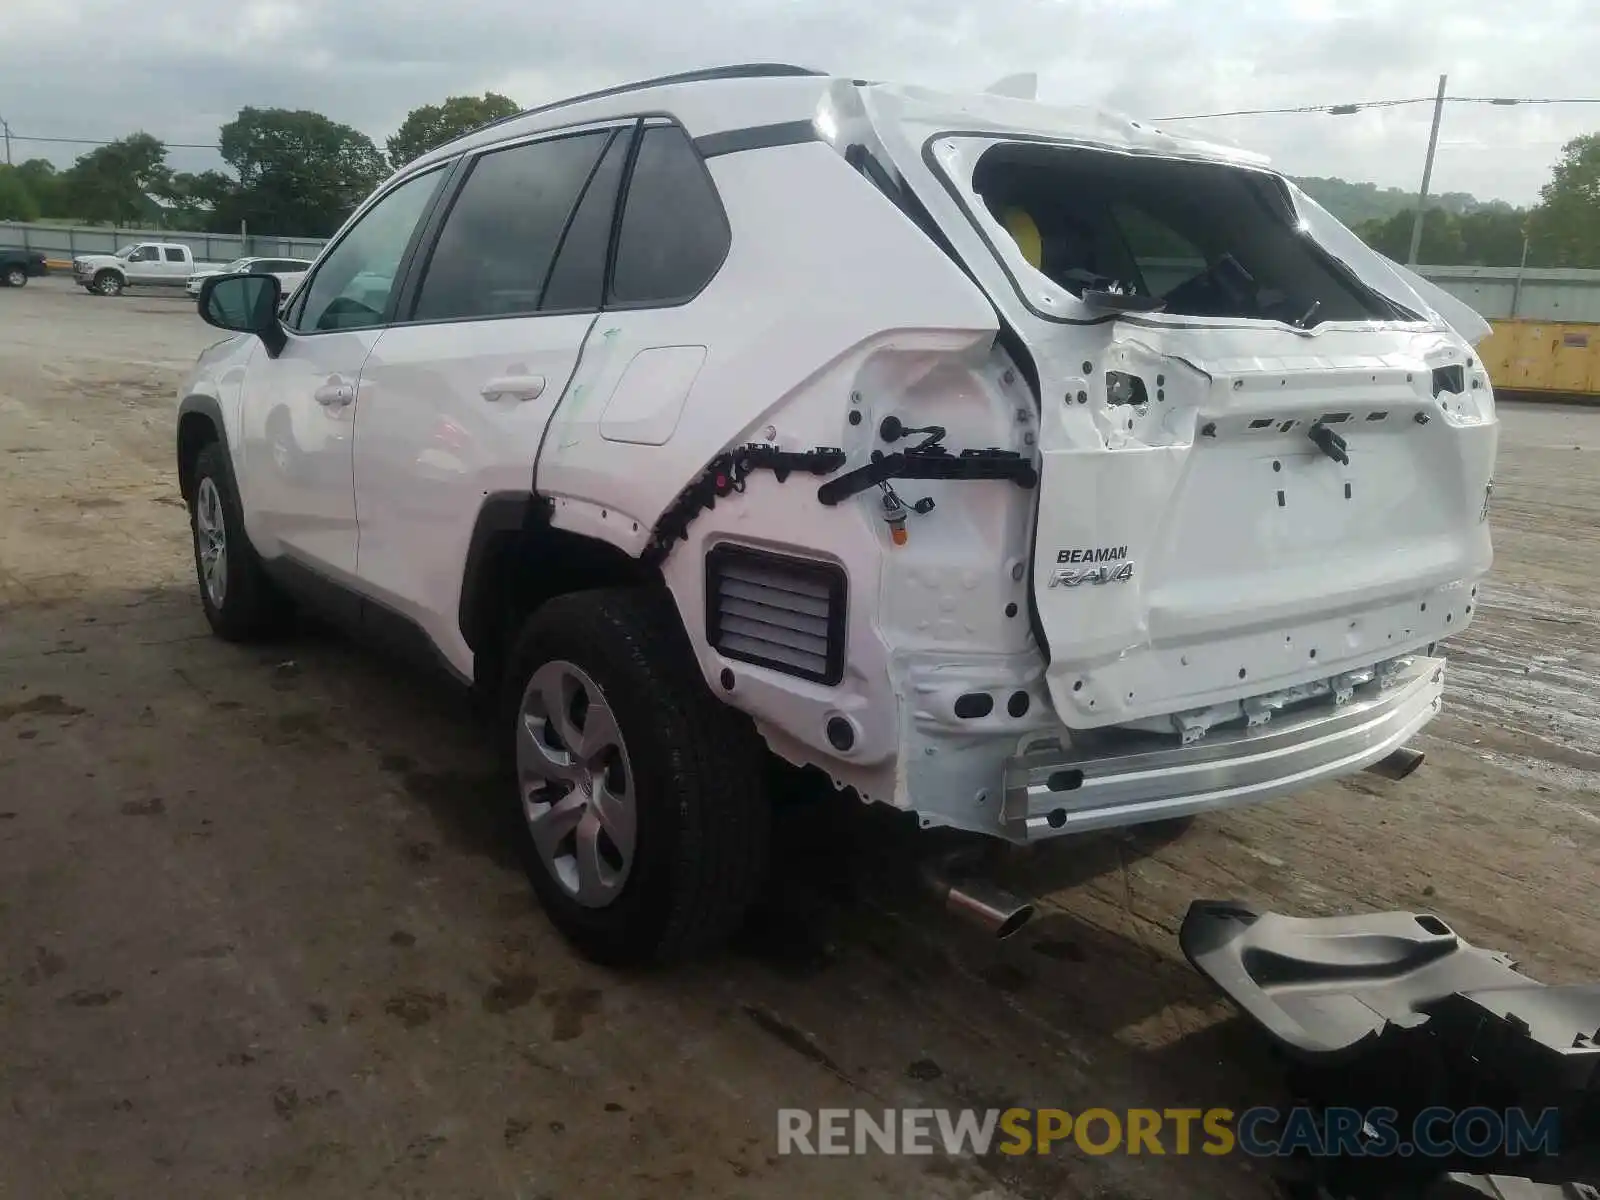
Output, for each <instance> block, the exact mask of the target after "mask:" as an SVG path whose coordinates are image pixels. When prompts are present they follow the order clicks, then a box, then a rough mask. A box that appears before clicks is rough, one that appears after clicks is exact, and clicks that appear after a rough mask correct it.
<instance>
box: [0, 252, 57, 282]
mask: <svg viewBox="0 0 1600 1200" xmlns="http://www.w3.org/2000/svg"><path fill="white" fill-rule="evenodd" d="M49 273H50V266H49V264H48V263H46V262H45V257H44V252H43V251H41V250H20V249H18V248H17V247H15V246H0V287H23V286H24V285H26V284H27V282H28V280H29V279H31V278H33V277H34V276H35V275H48V274H49Z"/></svg>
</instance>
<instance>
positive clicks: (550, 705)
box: [539, 667, 583, 759]
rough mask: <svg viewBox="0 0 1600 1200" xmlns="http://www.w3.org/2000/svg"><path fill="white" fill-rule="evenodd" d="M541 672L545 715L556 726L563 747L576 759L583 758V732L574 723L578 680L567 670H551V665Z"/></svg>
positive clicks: (541, 694)
mask: <svg viewBox="0 0 1600 1200" xmlns="http://www.w3.org/2000/svg"><path fill="white" fill-rule="evenodd" d="M540 674H541V675H543V676H544V678H543V680H542V681H541V686H540V688H539V699H540V701H541V702H542V703H543V704H544V713H545V717H546V719H548V720H549V722H550V724H551V726H552V727H554V729H555V731H556V737H557V738H558V739H559V740H560V742H561V746H562V748H563V749H564V750H566V752H567V753H568V754H569V755H571V756H572V757H573V758H574V759H581V757H582V756H581V755H579V753H578V744H579V742H580V741H582V739H583V734H582V732H581V731H580V730H579V729H578V727H577V726H576V725H574V724H573V723H572V702H573V700H574V699H575V698H576V697H577V692H578V681H577V680H576V679H574V678H573V677H572V676H571V675H569V674H568V673H567V672H565V671H561V670H551V669H550V668H549V667H547V668H545V670H543V671H541V672H540Z"/></svg>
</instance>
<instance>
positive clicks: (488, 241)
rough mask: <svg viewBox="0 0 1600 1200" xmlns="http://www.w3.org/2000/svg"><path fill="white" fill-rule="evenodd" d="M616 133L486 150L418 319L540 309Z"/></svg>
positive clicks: (459, 204) (453, 215)
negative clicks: (564, 239)
mask: <svg viewBox="0 0 1600 1200" xmlns="http://www.w3.org/2000/svg"><path fill="white" fill-rule="evenodd" d="M615 136H616V135H615V133H614V132H613V131H611V130H602V131H599V132H595V133H583V134H574V135H571V136H568V137H558V138H553V139H551V140H549V141H542V142H532V143H529V144H526V145H520V146H511V147H508V148H506V149H504V150H494V151H491V152H489V153H487V154H484V155H482V156H480V157H479V158H478V159H477V161H476V162H474V163H473V165H472V172H471V174H470V175H468V176H467V181H466V182H465V183H464V184H463V185H462V186H461V192H460V194H459V195H458V196H457V197H456V200H455V203H454V204H453V205H452V206H451V208H450V215H449V216H448V217H447V218H446V219H445V222H444V227H443V228H442V229H441V230H440V233H439V240H438V242H437V244H436V245H435V246H434V248H433V251H432V253H431V254H430V256H429V259H428V267H427V271H426V273H425V274H424V275H423V277H422V285H421V288H420V289H419V291H418V293H417V303H416V308H415V310H414V312H413V313H412V318H413V319H414V320H418V321H447V320H455V321H466V320H474V319H479V318H484V317H504V316H513V315H517V314H525V313H533V312H537V311H538V309H539V307H540V304H539V302H540V298H541V297H542V296H543V294H544V290H545V285H546V282H547V280H548V277H549V275H550V268H551V264H552V263H553V262H554V261H555V257H556V251H557V249H558V248H559V247H560V245H561V240H562V236H563V234H565V233H566V231H567V227H568V224H569V223H570V221H571V218H572V215H573V210H574V208H575V207H576V205H577V203H578V199H579V197H580V196H581V195H583V192H584V189H585V187H586V186H587V185H588V183H589V180H590V178H591V177H592V176H593V175H594V174H595V167H596V165H597V164H598V163H599V161H600V157H601V155H602V154H603V153H604V152H605V151H606V148H607V147H608V145H610V143H611V142H612V140H613V138H614V137H615Z"/></svg>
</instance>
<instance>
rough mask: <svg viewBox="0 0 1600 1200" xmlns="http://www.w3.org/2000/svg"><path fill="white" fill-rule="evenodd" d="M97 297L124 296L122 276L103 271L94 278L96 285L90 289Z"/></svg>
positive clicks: (113, 272)
mask: <svg viewBox="0 0 1600 1200" xmlns="http://www.w3.org/2000/svg"><path fill="white" fill-rule="evenodd" d="M90 290H91V291H92V292H94V293H95V294H96V295H97V296H120V295H122V276H121V275H118V274H117V273H116V272H115V271H101V272H100V273H99V274H98V275H96V276H95V277H94V284H93V286H92V287H91V288H90Z"/></svg>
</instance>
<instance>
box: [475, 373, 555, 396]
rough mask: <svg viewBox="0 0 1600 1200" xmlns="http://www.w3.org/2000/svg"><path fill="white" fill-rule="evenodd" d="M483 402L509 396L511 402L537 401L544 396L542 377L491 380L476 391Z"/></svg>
mask: <svg viewBox="0 0 1600 1200" xmlns="http://www.w3.org/2000/svg"><path fill="white" fill-rule="evenodd" d="M478 394H479V395H480V396H482V397H483V398H484V399H485V400H498V399H500V398H501V397H502V396H509V397H511V399H513V400H537V399H538V398H539V397H540V396H542V395H544V376H543V375H507V376H504V377H503V378H500V379H491V380H490V381H489V382H488V383H486V384H484V385H483V387H481V388H479V389H478Z"/></svg>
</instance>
